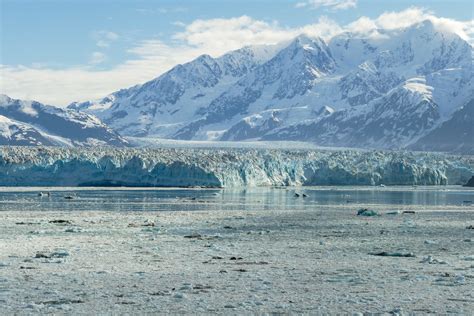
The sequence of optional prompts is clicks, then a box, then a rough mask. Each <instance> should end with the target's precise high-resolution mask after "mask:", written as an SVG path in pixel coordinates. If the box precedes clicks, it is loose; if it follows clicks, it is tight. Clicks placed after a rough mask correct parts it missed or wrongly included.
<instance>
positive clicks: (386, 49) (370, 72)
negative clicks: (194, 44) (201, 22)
mask: <svg viewBox="0 0 474 316" xmlns="http://www.w3.org/2000/svg"><path fill="white" fill-rule="evenodd" d="M258 51H260V52H258ZM472 54H473V48H472V46H471V45H470V44H469V43H468V42H466V41H465V40H463V39H461V38H460V37H459V36H457V35H456V34H455V33H453V32H451V31H449V30H446V29H439V28H437V27H436V25H434V24H433V23H432V22H431V21H429V20H427V21H424V22H421V23H417V24H414V25H412V26H410V27H407V28H403V29H396V30H377V34H375V35H374V34H371V35H362V34H357V33H343V34H340V35H337V36H335V37H333V38H332V39H330V40H329V41H327V42H325V41H324V40H322V39H319V38H310V37H307V36H304V35H302V36H298V37H297V38H295V39H294V40H293V41H291V42H289V43H285V44H281V45H278V46H268V47H259V48H258V49H257V48H255V47H248V48H244V49H241V50H238V51H234V52H230V53H228V54H226V55H223V56H222V57H219V58H212V57H210V56H206V55H204V56H201V57H199V58H197V59H196V60H194V61H192V62H190V63H187V64H184V65H178V66H177V67H175V68H173V69H172V70H170V71H169V72H167V73H165V74H163V75H162V76H160V77H158V78H156V79H155V80H152V81H150V82H148V83H145V84H143V85H139V86H136V87H132V88H130V89H125V90H121V91H118V92H116V93H113V94H112V95H110V96H107V97H106V98H104V99H103V100H99V101H95V102H92V101H91V102H86V103H82V104H77V103H75V104H72V105H71V106H70V107H72V108H80V109H83V110H86V111H89V112H90V113H93V114H95V115H98V116H99V117H100V118H101V119H103V120H104V121H105V122H106V123H107V124H110V125H111V126H112V127H114V128H116V129H117V130H118V131H119V132H120V133H123V135H125V136H152V137H162V138H170V139H183V140H298V141H312V142H314V143H316V144H317V145H321V146H350V147H363V148H385V149H395V148H407V147H408V146H411V145H412V144H414V143H416V142H417V141H418V140H419V139H423V137H424V136H426V135H428V134H429V133H430V132H431V131H433V130H436V129H439V128H441V129H442V128H443V123H444V122H446V121H448V120H451V119H455V118H453V115H455V113H456V111H457V110H458V109H460V108H461V107H462V106H464V105H465V104H467V103H468V102H469V101H470V100H471V99H472V96H473V95H474V87H473V68H472ZM445 126H447V125H445ZM468 136H472V137H473V138H474V135H468ZM452 141H454V142H458V140H456V139H453V140H452ZM422 147H423V146H418V147H417V148H422ZM426 147H427V148H428V147H429V148H431V150H443V148H447V147H446V146H440V147H439V148H437V147H436V144H434V143H433V144H431V145H430V146H426ZM458 147H459V146H458ZM465 147H466V146H464V147H463V148H465ZM467 149H468V150H471V151H474V148H467ZM468 152H470V151H468Z"/></svg>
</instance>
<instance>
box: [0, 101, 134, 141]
mask: <svg viewBox="0 0 474 316" xmlns="http://www.w3.org/2000/svg"><path fill="white" fill-rule="evenodd" d="M0 144H1V145H26V146H33V145H59V146H95V145H112V146H125V145H127V144H128V142H127V141H126V140H125V139H123V138H122V137H121V136H120V135H118V134H117V133H116V132H114V131H113V130H112V129H111V128H110V127H108V126H106V125H105V124H103V123H102V122H101V121H100V120H99V119H98V118H96V117H94V116H92V115H90V114H87V113H83V112H78V111H74V110H64V109H60V108H56V107H53V106H49V105H44V104H41V103H39V102H35V101H22V100H16V99H11V98H9V97H8V96H6V95H0Z"/></svg>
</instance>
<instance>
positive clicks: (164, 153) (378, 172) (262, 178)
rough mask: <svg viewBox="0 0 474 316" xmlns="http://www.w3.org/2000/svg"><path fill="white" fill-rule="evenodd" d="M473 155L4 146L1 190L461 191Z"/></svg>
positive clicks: (471, 171) (471, 168)
mask: <svg viewBox="0 0 474 316" xmlns="http://www.w3.org/2000/svg"><path fill="white" fill-rule="evenodd" d="M473 174H474V157H472V156H456V155H447V154H440V153H422V152H407V151H406V152H395V151H381V150H353V149H308V150H304V149H298V150H295V149H292V150H288V149H266V148H263V149H246V148H153V149H152V148H113V147H104V148H68V147H43V146H41V147H21V146H0V185H1V186H144V187H191V186H201V187H243V186H311V185H381V184H384V185H448V184H449V185H457V184H464V183H466V182H467V181H468V180H469V179H470V177H471V176H472V175H473Z"/></svg>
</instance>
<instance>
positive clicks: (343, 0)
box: [296, 0, 357, 10]
mask: <svg viewBox="0 0 474 316" xmlns="http://www.w3.org/2000/svg"><path fill="white" fill-rule="evenodd" d="M356 6H357V0H306V1H302V2H298V3H297V4H296V7H297V8H306V7H308V8H311V9H319V8H321V7H325V8H329V9H331V10H345V9H349V8H355V7H356Z"/></svg>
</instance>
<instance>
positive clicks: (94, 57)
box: [89, 52, 107, 65]
mask: <svg viewBox="0 0 474 316" xmlns="http://www.w3.org/2000/svg"><path fill="white" fill-rule="evenodd" d="M106 59H107V56H106V55H105V54H104V53H101V52H93V53H92V54H91V57H90V59H89V64H92V65H97V64H101V63H103V62H104V61H105V60H106Z"/></svg>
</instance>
